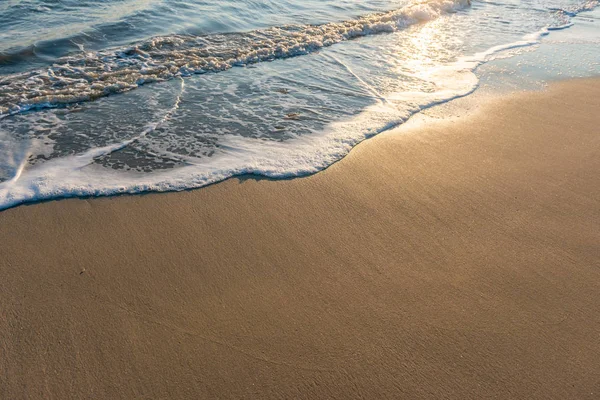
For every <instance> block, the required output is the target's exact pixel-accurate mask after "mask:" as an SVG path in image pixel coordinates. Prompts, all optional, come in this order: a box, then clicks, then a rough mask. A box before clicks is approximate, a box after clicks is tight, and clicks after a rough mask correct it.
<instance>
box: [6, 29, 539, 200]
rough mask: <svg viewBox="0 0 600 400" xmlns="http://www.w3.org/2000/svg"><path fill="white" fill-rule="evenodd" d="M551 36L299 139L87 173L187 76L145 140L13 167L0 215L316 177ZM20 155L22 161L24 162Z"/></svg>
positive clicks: (429, 77)
mask: <svg viewBox="0 0 600 400" xmlns="http://www.w3.org/2000/svg"><path fill="white" fill-rule="evenodd" d="M549 33H550V31H549V30H548V28H544V29H542V30H540V31H538V32H535V33H533V34H529V35H525V36H524V37H523V38H522V39H521V40H519V41H516V42H511V43H507V44H504V45H499V46H494V47H491V48H489V49H487V50H485V51H482V52H479V53H476V54H474V55H472V56H469V57H463V58H460V59H458V60H457V61H456V62H454V63H451V64H448V65H444V66H440V67H438V68H435V69H432V70H427V71H422V74H423V75H422V76H420V78H422V79H424V80H426V81H431V82H435V83H436V86H437V88H436V90H435V91H433V92H400V93H395V94H389V95H387V96H385V99H384V100H385V101H383V100H382V101H379V102H378V103H377V104H375V105H373V106H371V107H368V108H367V109H365V110H364V112H362V113H361V114H359V115H356V116H354V117H353V118H351V119H350V120H344V121H339V122H335V123H332V124H330V125H329V126H328V128H327V129H325V130H324V131H322V132H321V133H320V134H314V135H305V136H298V137H296V138H294V139H290V140H288V141H286V142H272V141H269V142H265V141H261V140H258V141H257V140H249V139H247V138H244V137H241V136H237V135H224V136H223V137H221V139H220V140H221V144H220V146H221V148H222V149H228V150H227V151H223V152H221V153H220V154H219V155H218V156H215V157H211V158H204V159H203V158H193V159H192V158H191V159H190V160H189V162H186V163H185V164H186V165H185V166H183V167H180V168H177V169H174V170H169V171H156V172H153V173H152V174H148V175H135V174H122V173H119V172H117V171H113V170H110V169H103V170H100V169H97V168H87V167H90V166H92V164H93V163H94V160H95V159H97V158H98V157H101V156H103V155H106V154H110V153H113V152H115V151H118V150H120V149H122V148H124V147H126V146H128V145H130V144H131V143H133V142H135V141H137V140H139V139H140V138H143V137H144V136H145V135H147V134H148V132H150V131H151V130H153V129H156V128H157V126H158V125H160V124H161V123H163V122H164V121H167V120H169V119H170V118H171V116H172V115H173V113H174V112H175V111H176V110H177V108H178V107H179V104H180V99H181V95H182V93H183V91H184V80H183V79H182V78H181V86H180V89H179V93H178V95H177V96H176V98H175V102H174V105H173V106H172V108H170V109H169V110H168V111H167V112H166V113H165V114H164V115H162V116H161V117H160V118H159V119H158V122H156V123H153V124H150V125H149V126H148V127H147V128H146V129H144V130H143V131H142V132H141V133H140V134H139V135H137V136H135V137H133V138H131V139H127V140H125V141H122V142H118V143H114V144H109V145H107V146H103V147H98V148H94V149H91V150H89V151H87V152H85V153H83V154H79V155H72V156H66V157H60V158H54V159H52V160H50V161H48V162H46V163H45V164H43V165H42V166H41V167H39V168H33V169H30V170H27V171H23V168H22V164H19V163H18V162H15V168H14V171H12V179H9V180H7V181H5V182H0V210H2V209H6V208H10V207H14V206H17V205H20V204H23V203H28V202H37V201H44V200H50V199H57V198H68V197H89V196H110V195H117V194H124V193H129V194H136V193H143V192H166V191H181V190H188V189H194V188H199V187H203V186H206V185H210V184H213V183H216V182H219V181H222V180H225V179H228V178H231V177H233V176H239V175H248V174H251V175H257V176H266V177H269V178H279V179H281V178H290V177H298V176H305V175H309V174H312V173H316V172H318V171H321V170H323V169H325V168H327V167H328V166H330V165H332V164H333V163H335V162H336V161H338V160H340V159H342V158H343V157H345V156H346V155H347V154H348V153H349V152H350V150H351V149H352V148H353V147H354V146H356V145H357V144H359V143H360V142H362V141H363V140H365V139H368V138H369V137H372V136H375V135H377V134H379V133H382V132H384V131H387V130H389V129H392V128H394V127H396V126H398V125H400V124H402V123H403V122H404V121H406V120H407V119H408V118H410V116H411V115H413V114H415V113H417V112H420V111H422V110H424V109H427V108H430V107H433V106H435V105H438V104H441V103H444V102H448V101H451V100H453V99H456V98H459V97H464V96H467V95H469V94H471V93H472V92H473V91H474V90H476V88H477V87H478V85H479V80H478V78H477V76H476V75H475V74H474V72H475V71H476V70H477V68H478V67H480V66H481V65H482V64H484V63H486V62H488V61H490V60H493V59H494V58H496V57H498V56H500V57H502V56H503V54H504V53H505V52H506V51H512V50H514V49H519V48H523V47H529V46H534V45H536V44H539V43H540V40H541V38H542V37H543V36H546V35H548V34H549ZM403 100H410V104H411V106H410V107H409V108H402V109H399V108H397V107H396V106H395V104H399V102H402V101H403ZM403 104H409V103H406V102H405V103H403ZM14 158H15V160H18V159H22V158H23V157H14Z"/></svg>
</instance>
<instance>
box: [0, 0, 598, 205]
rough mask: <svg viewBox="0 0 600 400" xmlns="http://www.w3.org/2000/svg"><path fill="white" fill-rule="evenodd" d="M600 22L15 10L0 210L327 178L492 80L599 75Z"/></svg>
mask: <svg viewBox="0 0 600 400" xmlns="http://www.w3.org/2000/svg"><path fill="white" fill-rule="evenodd" d="M597 5H598V1H595V0H592V1H589V0H588V1H585V0H551V1H539V0H537V1H536V0H533V1H517V0H508V1H503V2H494V1H472V2H469V1H468V0H377V1H368V2H367V1H357V0H320V1H316V0H315V1H312V0H309V1H306V0H304V1H301V0H284V1H281V0H279V1H267V0H263V1H259V0H254V1H249V0H246V1H239V0H221V1H210V2H208V1H206V2H204V1H175V0H173V1H166V0H165V1H160V0H105V1H81V0H80V1H75V0H62V1H60V0H21V1H17V0H4V1H3V2H0V209H2V208H6V207H10V206H14V205H18V204H20V203H23V202H28V201H37V200H44V199H52V198H58V197H71V196H89V195H110V194H116V193H137V192H141V191H166V190H182V189H188V188H194V187H200V186H203V185H206V184H209V183H213V182H217V181H219V180H223V179H226V178H228V177H231V176H234V175H239V174H247V173H252V174H257V175H265V176H271V177H289V176H300V175H305V174H309V173H313V172H316V171H319V170H321V169H323V168H325V167H327V166H328V165H330V164H332V163H333V162H335V161H337V160H339V159H340V158H341V157H343V156H344V155H345V154H347V153H348V151H349V150H350V149H351V148H352V147H353V146H355V145H356V144H357V143H359V142H360V141H362V140H364V139H365V138H367V137H369V136H372V135H375V134H377V133H379V132H382V131H384V130H387V129H389V128H391V127H393V126H396V125H398V124H401V123H402V122H403V121H405V120H406V119H408V118H409V117H410V116H411V115H413V114H414V113H416V112H419V111H420V110H422V109H423V108H427V107H430V106H432V105H435V104H438V103H441V102H445V101H448V100H451V99H453V98H456V97H460V96H465V95H468V94H469V93H472V92H473V91H474V90H476V88H477V87H478V86H479V85H480V82H481V80H484V81H485V82H486V83H487V84H489V83H490V82H491V83H497V84H498V85H500V84H504V85H511V84H512V85H513V86H514V87H522V86H527V85H528V84H534V83H536V82H537V83H539V82H542V81H543V80H545V79H549V78H551V77H555V76H560V75H561V74H565V76H587V75H595V74H598V73H600V64H599V63H600V51H598V50H599V49H600V43H599V41H600V40H599V37H600V35H599V32H600V30H599V28H598V23H599V15H598V8H596V7H597ZM566 54H568V56H565V55H566ZM574 59H575V60H577V62H573V60H574ZM515 60H521V61H519V63H520V64H519V65H522V67H520V68H517V74H516V75H517V76H514V74H510V76H509V75H508V74H506V73H502V72H501V71H503V70H502V69H498V68H500V67H501V66H502V65H505V66H506V65H507V63H511V62H513V66H514V62H515ZM493 66H497V67H498V68H496V69H494V68H492V67H493ZM506 70H507V69H506V68H504V71H506ZM512 70H513V71H514V70H515V69H514V68H513V69H512ZM498 71H500V72H498Z"/></svg>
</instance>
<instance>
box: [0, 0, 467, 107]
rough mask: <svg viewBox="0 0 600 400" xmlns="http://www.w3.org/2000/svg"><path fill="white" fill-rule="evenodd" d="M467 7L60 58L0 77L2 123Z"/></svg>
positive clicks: (177, 38)
mask: <svg viewBox="0 0 600 400" xmlns="http://www.w3.org/2000/svg"><path fill="white" fill-rule="evenodd" d="M469 5H470V0H420V1H417V2H414V3H411V4H410V5H407V6H405V7H403V8H401V9H398V10H395V11H391V12H386V13H378V14H372V15H368V16H365V17H361V18H358V19H355V20H349V21H344V22H339V23H329V24H323V25H301V26H297V25H291V26H283V27H274V28H269V29H263V30H256V31H252V32H247V33H231V34H217V35H208V36H186V35H171V36H161V37H155V38H152V39H150V40H148V41H145V42H142V43H139V44H136V45H134V46H130V47H127V48H120V49H116V50H110V51H102V52H88V53H84V54H82V55H76V56H70V57H65V58H63V59H61V60H59V62H57V63H56V64H54V65H53V66H52V67H49V68H47V69H44V70H35V71H29V72H25V73H18V74H11V75H7V76H4V77H2V78H1V79H0V117H2V116H6V115H12V114H16V113H20V112H24V111H27V110H31V109H37V108H47V107H56V106H60V105H64V104H70V103H79V102H84V101H91V100H94V99H97V98H100V97H104V96H107V95H110V94H115V93H122V92H126V91H129V90H132V89H135V88H136V87H138V86H140V85H144V84H147V83H151V82H157V81H165V80H169V79H173V78H175V77H185V76H189V75H192V74H202V73H207V72H221V71H225V70H228V69H230V68H232V67H235V66H246V65H250V64H256V63H259V62H263V61H272V60H277V59H285V58H290V57H295V56H300V55H305V54H309V53H312V52H315V51H317V50H319V49H322V48H324V47H328V46H332V45H334V44H336V43H340V42H343V41H348V40H352V39H356V38H360V37H364V36H369V35H375V34H380V33H389V32H394V31H397V30H400V29H403V28H405V27H407V26H410V25H413V24H415V23H419V22H424V21H430V20H433V19H436V18H438V17H439V16H441V15H443V14H447V13H453V12H456V11H458V10H460V9H462V8H464V7H467V6H469Z"/></svg>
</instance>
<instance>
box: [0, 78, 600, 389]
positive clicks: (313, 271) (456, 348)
mask: <svg viewBox="0 0 600 400" xmlns="http://www.w3.org/2000/svg"><path fill="white" fill-rule="evenodd" d="M599 110H600V79H592V80H575V81H566V82H560V83H553V84H551V85H550V87H549V89H548V90H546V91H543V92H535V93H519V94H510V95H505V96H502V97H500V98H497V99H492V100H490V101H488V102H486V103H484V104H480V105H478V106H477V107H475V108H473V109H472V110H470V111H469V112H467V113H466V114H467V115H465V116H462V117H459V118H453V119H449V120H442V121H433V120H431V119H424V120H423V121H424V122H423V121H421V123H418V122H412V123H408V124H406V125H405V126H402V127H400V128H398V129H396V130H395V131H393V132H390V133H386V134H382V135H380V136H378V137H376V138H374V139H371V140H369V141H367V142H364V143H362V144H361V145H359V146H358V147H357V148H355V149H354V150H353V151H352V153H351V154H350V155H349V156H348V157H346V158H345V159H344V160H342V161H341V162H339V163H337V164H335V165H333V166H332V167H330V168H329V169H327V170H326V171H323V172H321V173H318V174H316V175H313V176H310V177H306V178H299V179H292V180H285V181H272V180H267V179H260V180H255V179H247V178H244V179H230V180H229V181H226V182H224V183H220V184H216V185H213V186H210V187H207V188H203V189H200V190H194V191H189V192H182V193H168V194H148V195H141V196H122V197H116V198H100V199H85V200H80V199H70V200H62V201H52V202H47V203H42V204H34V205H29V206H21V207H16V208H13V209H9V210H6V211H3V212H0V398H2V399H24V398H31V399H38V398H40V399H41V398H52V399H67V398H81V399H83V398H90V399H92V398H93V399H101V398H107V399H108V398H110V399H120V398H123V399H134V398H145V399H150V398H152V399H167V398H168V399H201V398H338V399H351V398H352V399H353V398H370V399H375V398H405V399H418V398H432V399H433V398H436V399H439V398H449V399H485V398H497V399H525V398H527V399H598V398H599V397H600V361H599V360H600V334H599V332H600V313H599V310H600V175H599V173H598V171H600V116H599V115H600V114H598V113H599Z"/></svg>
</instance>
